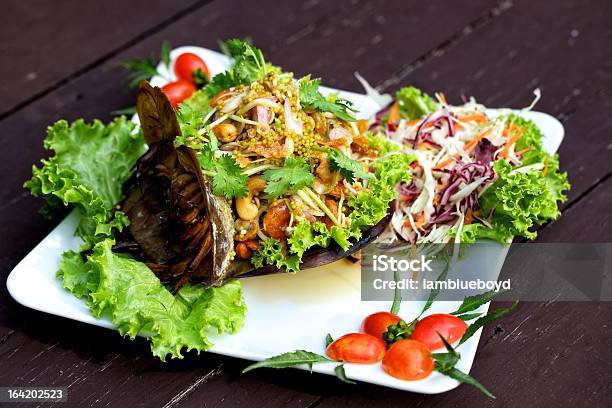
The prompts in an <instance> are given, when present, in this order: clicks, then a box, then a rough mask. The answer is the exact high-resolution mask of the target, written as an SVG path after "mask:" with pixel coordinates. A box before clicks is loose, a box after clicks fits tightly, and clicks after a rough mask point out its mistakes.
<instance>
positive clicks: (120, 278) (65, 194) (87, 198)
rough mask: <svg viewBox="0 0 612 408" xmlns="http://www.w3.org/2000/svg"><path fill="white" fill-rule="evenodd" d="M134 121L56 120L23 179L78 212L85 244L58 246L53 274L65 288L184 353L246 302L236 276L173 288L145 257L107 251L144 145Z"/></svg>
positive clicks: (231, 324)
mask: <svg viewBox="0 0 612 408" xmlns="http://www.w3.org/2000/svg"><path fill="white" fill-rule="evenodd" d="M185 114H187V112H185ZM191 117H192V118H197V116H196V115H192V116H191ZM185 123H186V122H185ZM134 128H135V125H134V124H133V123H132V122H129V121H127V120H126V119H125V118H123V117H121V118H118V119H115V120H114V121H113V122H111V123H110V124H108V125H106V126H105V125H104V124H102V123H101V122H99V121H94V122H93V123H92V124H87V123H85V122H84V121H82V120H78V121H76V122H74V123H72V124H70V125H69V124H68V123H67V122H66V121H59V122H57V123H56V124H55V125H53V126H50V127H49V129H48V133H47V137H46V139H45V142H44V143H45V147H46V148H48V149H51V150H53V151H54V152H55V155H54V156H52V157H51V158H50V159H48V160H43V161H42V167H40V168H38V167H36V166H34V168H33V177H32V179H31V180H29V181H27V182H26V183H25V187H27V188H29V189H30V190H31V192H32V194H33V195H36V196H40V197H43V198H45V199H46V201H47V207H46V208H47V213H48V212H49V210H51V209H53V208H54V207H58V206H61V205H67V206H68V205H71V206H74V207H75V208H76V209H77V210H78V211H79V213H80V215H81V219H80V223H79V226H78V229H77V234H78V235H79V236H80V237H81V238H83V240H84V241H85V244H84V245H83V247H82V248H81V249H82V250H84V251H85V252H82V253H79V252H76V251H67V252H65V253H64V254H63V256H62V260H61V262H60V269H59V271H58V273H57V275H58V277H59V278H60V279H61V280H62V285H63V286H64V288H65V289H67V290H68V291H70V292H71V293H73V294H74V295H75V296H77V297H79V298H82V299H85V300H86V301H87V305H88V306H89V308H90V309H91V312H92V314H93V315H94V316H96V317H101V316H107V317H108V318H109V319H110V320H111V321H112V322H113V324H114V325H115V327H116V328H117V330H118V331H119V333H121V335H123V336H129V337H130V338H134V337H135V336H136V335H138V334H142V335H146V336H148V337H149V339H150V342H151V350H152V352H153V354H154V355H155V356H158V357H159V358H160V359H162V360H165V358H166V357H167V356H168V355H169V356H170V357H171V358H182V356H183V355H182V352H183V350H187V351H189V350H197V351H198V352H199V351H201V350H206V349H207V348H209V347H210V346H211V344H212V343H211V342H210V341H209V340H208V334H209V332H210V331H211V330H213V331H216V332H218V333H223V332H229V333H232V332H235V331H236V330H238V329H239V328H240V327H241V326H242V325H243V323H244V316H245V313H246V305H245V304H244V301H243V298H242V291H241V284H240V282H239V281H236V280H233V281H230V282H228V283H226V284H225V285H224V286H222V287H218V288H217V287H215V288H209V289H206V288H204V287H203V286H201V285H192V286H184V287H183V288H182V289H181V290H180V291H179V292H178V293H177V294H176V295H173V294H172V293H170V292H169V291H168V290H167V289H166V287H165V286H164V285H162V283H161V282H160V281H159V279H158V278H157V277H156V276H155V274H153V272H152V271H151V270H150V269H149V268H148V267H147V266H146V265H145V264H144V263H142V262H138V261H136V260H134V259H131V258H129V257H126V256H124V255H121V256H120V255H117V254H115V253H113V252H112V246H113V244H114V240H113V237H114V233H115V232H116V231H120V230H121V229H122V228H123V227H124V226H126V225H128V223H129V220H128V219H127V217H126V216H125V215H124V214H123V213H122V212H120V211H116V210H115V205H116V204H117V203H119V202H120V201H121V199H122V198H123V194H122V186H123V184H124V183H125V182H126V181H127V180H128V178H129V177H130V176H131V175H132V172H133V171H134V167H135V164H136V161H137V160H138V158H139V157H140V156H141V155H142V154H143V153H144V152H145V150H146V147H145V145H144V142H143V138H142V135H141V134H140V133H136V132H134ZM86 255H87V256H86Z"/></svg>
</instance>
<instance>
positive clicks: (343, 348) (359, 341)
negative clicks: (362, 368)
mask: <svg viewBox="0 0 612 408" xmlns="http://www.w3.org/2000/svg"><path fill="white" fill-rule="evenodd" d="M386 349H387V347H386V345H385V342H384V341H382V340H381V339H378V338H376V337H374V336H370V335H369V334H364V333H350V334H345V335H344V336H342V337H340V338H338V339H337V340H336V341H334V342H333V343H332V344H330V345H329V347H327V355H328V356H329V358H331V359H332V360H336V361H346V362H347V363H361V364H373V363H375V362H377V361H380V360H382V358H383V357H384V355H385V351H386Z"/></svg>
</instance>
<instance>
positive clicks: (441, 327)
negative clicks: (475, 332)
mask: <svg viewBox="0 0 612 408" xmlns="http://www.w3.org/2000/svg"><path fill="white" fill-rule="evenodd" d="M467 327H468V325H467V323H465V322H464V321H463V320H461V319H460V318H458V317H455V316H452V315H449V314H432V315H429V316H427V317H424V318H422V319H421V320H419V321H418V322H417V324H416V326H415V327H414V331H413V332H412V335H411V336H410V338H411V339H413V340H418V341H420V342H421V343H423V344H425V346H427V347H428V348H429V350H436V349H439V348H442V347H444V343H442V339H440V336H438V333H440V334H441V335H442V336H443V337H444V338H445V339H446V341H447V342H449V343H450V344H452V343H454V342H456V341H457V340H459V339H460V338H461V336H463V333H465V330H466V329H467Z"/></svg>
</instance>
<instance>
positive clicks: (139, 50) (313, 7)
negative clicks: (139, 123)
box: [0, 0, 612, 407]
mask: <svg viewBox="0 0 612 408" xmlns="http://www.w3.org/2000/svg"><path fill="white" fill-rule="evenodd" d="M205 3H206V2H200V3H197V2H195V1H194V2H185V3H184V4H183V6H181V7H176V6H173V7H172V9H169V6H167V5H164V6H160V7H159V8H157V9H156V11H151V12H150V13H149V14H147V15H141V16H135V15H131V16H127V15H123V13H125V14H130V13H129V10H127V9H124V10H123V12H122V13H118V14H113V13H114V12H113V11H109V10H101V11H100V12H97V13H94V12H91V11H83V10H80V11H79V12H74V13H75V14H73V15H74V16H78V18H77V20H78V21H79V24H78V25H76V26H75V27H74V28H73V29H71V30H72V31H70V34H69V35H70V36H72V37H69V38H76V37H78V36H87V35H92V36H95V37H96V38H98V39H96V40H95V41H96V42H94V43H91V42H90V43H89V44H90V46H89V47H85V46H80V47H79V46H77V45H72V46H70V47H68V46H66V45H65V44H63V43H62V44H57V43H56V44H54V43H53V41H59V39H61V38H62V37H61V36H59V37H55V38H54V37H53V36H52V35H51V34H52V32H49V31H46V32H45V31H35V30H34V31H29V32H27V35H24V36H23V39H24V40H22V41H25V39H26V38H27V39H30V40H34V41H30V42H31V43H40V44H45V46H46V47H48V48H50V47H53V46H54V45H56V46H57V45H61V47H60V51H61V53H63V54H61V55H62V56H64V57H65V58H67V59H69V64H68V65H67V66H63V65H62V64H57V63H56V64H52V65H53V66H52V67H50V68H52V69H49V70H48V71H49V73H48V75H47V74H45V76H42V77H41V79H40V80H38V79H37V80H36V81H34V82H35V83H34V84H31V85H28V86H22V84H20V82H19V77H10V78H12V80H11V81H5V83H4V84H3V85H2V86H3V87H7V88H3V93H5V92H4V91H5V89H6V90H7V91H6V92H8V94H9V95H12V96H11V97H12V98H13V99H12V100H11V99H10V98H9V99H7V100H8V101H9V102H10V101H12V102H10V104H8V105H7V107H8V108H5V107H4V105H3V107H2V109H0V114H1V113H2V112H4V111H6V112H8V114H6V115H4V117H2V118H1V119H0V134H1V135H3V136H2V138H1V139H0V154H1V155H2V160H0V174H2V175H3V185H2V187H1V188H0V223H1V224H2V225H3V228H2V232H1V234H2V241H3V242H10V245H2V246H1V247H0V259H2V261H3V262H2V269H1V274H2V276H6V274H7V273H8V272H9V271H10V270H11V269H12V267H13V266H14V265H15V263H16V262H17V261H18V260H19V259H21V257H22V256H23V255H24V254H25V253H26V252H27V251H28V250H29V249H30V248H31V247H32V246H33V245H34V244H35V243H36V242H38V241H39V240H40V239H41V238H42V237H43V236H44V235H46V233H47V232H48V231H49V229H50V228H51V227H52V226H53V225H54V223H55V222H57V220H55V221H54V222H46V221H44V220H42V219H41V218H40V217H38V216H37V214H36V210H37V208H38V206H39V204H40V202H39V201H38V200H35V199H32V198H30V197H29V196H28V194H27V193H26V192H24V191H23V190H21V188H20V186H21V184H22V183H23V180H25V179H26V178H27V177H28V174H29V172H30V166H31V163H33V162H35V161H37V160H38V158H40V157H41V155H43V153H44V152H43V151H42V146H41V140H42V138H43V136H44V128H45V126H46V125H47V124H49V123H52V122H53V121H54V120H57V119H58V118H67V119H75V118H78V117H85V118H88V119H91V118H94V117H99V118H102V119H108V118H109V112H110V111H112V110H114V109H118V108H122V107H125V106H129V105H131V104H133V92H131V91H129V90H127V89H126V87H125V82H123V80H122V76H123V75H124V73H123V72H122V70H121V69H119V68H118V67H117V64H118V62H119V61H121V60H124V59H126V58H129V57H133V56H140V57H142V56H148V55H150V54H152V53H156V52H157V51H158V49H159V46H160V44H161V42H162V41H163V40H170V41H171V42H172V43H173V44H175V45H183V44H197V45H203V46H207V47H210V48H215V47H216V41H217V39H219V38H226V37H230V36H237V37H245V36H250V37H251V38H253V40H254V41H255V42H256V44H257V45H258V46H260V47H262V48H263V49H264V51H265V52H266V53H267V55H268V56H269V57H270V59H271V60H272V61H273V62H274V63H276V64H278V65H281V66H283V67H285V68H287V69H289V70H293V71H295V72H296V73H298V74H305V73H313V75H316V76H322V77H323V78H324V79H325V81H326V83H327V84H329V85H332V86H337V87H341V88H345V89H353V90H359V87H358V84H357V82H356V81H355V79H354V77H353V76H352V74H353V72H354V71H355V70H358V71H359V72H360V73H361V74H362V75H364V76H366V77H367V78H368V79H369V80H370V81H371V82H372V83H374V84H377V85H381V86H382V87H383V88H384V89H385V90H387V91H393V90H395V89H397V88H398V87H400V86H402V85H405V84H415V85H417V86H421V87H423V88H425V89H427V90H430V91H433V90H444V91H445V93H446V94H447V96H448V97H449V98H450V99H452V100H454V101H458V100H459V97H460V95H461V94H467V95H474V96H476V97H477V98H478V99H479V100H481V101H482V102H484V103H486V104H490V105H492V106H496V105H503V106H508V105H512V106H524V105H526V104H528V103H529V101H530V98H531V95H530V94H531V91H532V89H533V88H534V87H536V86H537V87H540V88H542V90H543V93H544V98H543V100H542V102H541V104H540V105H538V109H541V110H545V111H548V112H550V113H552V114H555V115H557V116H558V117H559V118H560V119H561V120H562V121H563V122H564V125H565V127H566V132H567V135H566V140H565V142H564V144H563V146H562V148H561V152H560V153H561V163H562V167H563V168H564V169H566V170H568V171H569V172H570V177H571V180H572V183H573V189H572V191H571V193H570V201H569V202H568V203H567V204H566V207H565V208H566V210H565V211H564V216H563V217H562V218H561V219H560V220H559V221H557V222H555V223H553V224H551V225H549V226H548V227H546V228H544V229H543V231H542V232H541V236H540V238H539V240H542V241H547V242H553V241H563V240H566V241H573V240H574V239H585V240H589V239H590V240H599V241H606V242H609V240H610V239H611V238H612V236H611V235H610V232H609V231H610V220H609V215H607V214H608V213H609V211H607V212H606V209H607V208H608V207H609V203H610V202H612V201H611V198H612V183H611V182H610V178H609V177H610V172H611V171H612V168H611V166H612V162H611V161H610V153H611V147H610V146H612V145H611V144H610V143H611V141H610V135H611V134H612V132H611V131H612V119H610V117H609V115H603V114H602V112H605V111H608V112H609V111H610V94H609V92H610V89H611V85H612V75H611V72H612V69H611V67H612V50H610V49H609V48H610V47H604V46H602V44H604V43H606V42H607V43H608V44H609V43H610V41H611V40H612V29H610V27H609V21H610V17H611V16H612V13H611V11H610V5H609V4H608V2H605V1H595V2H590V3H588V4H587V3H585V2H579V1H563V2H558V3H557V6H556V8H555V10H554V11H551V7H550V5H549V4H548V3H546V2H528V1H515V2H509V1H502V2H492V1H475V2H468V3H465V4H462V5H455V6H449V4H448V2H443V1H430V2H417V1H395V2H388V1H374V2H344V1H341V2H318V1H312V0H311V1H307V2H304V3H302V2H280V3H279V2H274V1H260V2H257V4H254V3H248V2H239V1H230V2H221V1H217V2H212V3H210V4H205ZM105 4H110V3H108V2H106V3H105ZM167 4H169V3H167ZM26 5H27V3H20V4H19V6H14V7H13V9H11V12H12V13H13V14H7V15H8V16H9V17H7V15H4V16H3V17H2V18H3V19H6V20H3V21H7V22H8V21H11V20H14V21H16V23H15V24H14V25H10V24H8V25H9V26H10V27H9V28H6V27H5V28H3V29H2V30H4V31H2V34H3V35H2V36H0V37H1V38H3V41H5V40H4V38H5V35H4V34H5V33H14V32H15V31H11V30H14V27H15V26H17V25H19V24H22V25H23V24H26V23H27V22H28V21H31V19H32V18H34V17H27V18H26V17H25V16H38V15H40V14H39V13H42V11H36V10H35V7H33V6H30V8H28V7H27V6H26ZM137 5H138V4H136V5H134V6H133V7H134V9H138V8H140V7H136V6H137ZM139 6H142V5H139ZM126 7H127V6H126ZM129 7H132V6H129ZM164 7H165V8H164ZM181 10H187V12H183V13H181ZM105 13H106V14H105ZM164 13H166V14H171V15H172V16H173V17H172V18H170V19H169V20H168V21H167V23H164V22H165V21H166V20H165V19H164ZM46 14H47V15H48V14H52V13H49V12H48V11H46ZM46 14H45V13H43V14H42V15H46ZM131 14H134V13H131ZM136 14H137V13H136ZM97 16H100V17H99V18H100V19H101V20H103V22H104V21H109V19H111V20H112V21H114V23H113V25H114V30H108V31H111V32H106V31H105V30H103V28H104V27H105V24H103V23H99V24H98V22H97V21H92V20H95V19H96V17H97ZM552 16H554V18H552ZM53 18H54V19H55V20H53V21H57V22H58V24H59V23H61V22H62V21H64V20H61V19H62V18H65V17H61V16H53ZM28 19H30V20H28ZM104 19H106V20H104ZM551 19H552V20H554V21H552V22H551ZM88 22H89V23H88ZM269 22H274V24H269ZM17 23H19V24H17ZM3 25H5V26H6V25H7V24H3ZM106 25H108V24H106ZM47 30H48V28H47ZM41 32H42V33H43V34H42V35H41V34H40V33H41ZM92 33H94V34H95V35H94V34H92ZM37 35H38V37H36V36H37ZM98 36H99V37H98ZM11 38H17V37H16V36H14V35H13V34H11ZM45 41H46V42H45ZM15 44H16V45H19V44H20V42H19V41H18V40H13V41H12V42H11V43H10V46H11V47H13V46H15ZM21 44H23V43H21ZM92 44H93V45H92ZM62 47H65V48H62ZM40 48H41V47H32V50H33V51H31V53H30V54H28V53H24V54H12V55H13V57H14V58H15V59H16V60H15V64H16V68H13V71H14V72H17V73H18V74H10V73H9V75H21V74H23V70H22V69H19V68H20V67H21V66H23V64H29V63H32V62H36V61H38V60H36V56H35V55H34V54H35V51H36V50H39V49H40ZM45 49H46V48H45ZM1 69H5V68H1ZM0 72H3V71H0ZM75 72H76V74H75ZM3 74H4V72H3ZM37 78H38V77H37ZM20 87H21V89H20ZM6 102H7V101H6V100H5V103H6ZM9 105H10V106H9ZM15 107H17V108H15ZM0 117H1V116H0ZM16 135H18V136H16ZM602 214H603V216H602ZM9 239H10V241H9ZM611 312H612V307H611V305H610V303H606V304H574V303H555V302H553V303H550V304H537V303H527V304H523V305H521V306H520V307H519V308H518V309H517V311H516V312H515V313H514V314H512V315H510V316H508V317H507V318H505V319H504V320H503V321H502V322H501V323H500V325H499V326H497V327H491V328H487V329H486V330H485V332H484V333H483V340H482V342H481V345H480V348H479V353H478V356H477V358H476V362H475V366H474V369H473V370H474V371H473V374H474V375H475V376H476V377H477V378H481V379H482V380H483V382H485V383H487V384H490V385H492V387H493V385H494V387H493V388H494V391H495V393H496V394H497V395H498V400H497V401H496V402H495V403H493V402H491V401H488V400H487V399H486V398H483V397H482V396H481V395H479V394H478V393H476V392H475V391H474V390H473V389H471V388H469V387H466V386H462V387H460V388H458V389H457V390H455V391H453V392H450V393H447V394H444V395H439V396H423V395H416V394H408V393H403V392H397V391H392V390H388V389H385V388H381V387H376V386H370V385H364V384H361V385H359V386H357V387H351V386H347V385H344V384H339V383H338V382H336V381H334V380H333V379H331V378H328V377H325V376H321V375H310V374H307V373H304V372H298V371H282V372H276V371H262V372H255V373H253V374H249V375H247V376H242V375H240V374H239V373H240V370H241V369H242V367H244V365H245V362H244V361H240V360H235V359H230V358H224V357H219V356H215V355H209V354H204V355H201V356H196V355H193V354H190V355H189V356H188V357H187V358H186V359H185V360H183V361H175V362H171V363H170V364H167V365H162V364H161V363H159V362H157V361H156V360H155V359H154V358H152V357H151V356H150V353H149V351H148V346H147V344H146V343H145V342H144V341H142V340H137V341H135V342H131V341H127V340H123V339H120V338H119V336H118V335H117V334H116V333H114V332H112V331H108V330H104V329H99V328H93V327H90V326H87V325H83V324H80V323H77V322H72V321H67V320H65V319H61V318H56V317H51V316H46V315H42V314H40V313H38V312H34V311H30V310H27V309H25V308H23V307H21V306H19V305H16V304H15V303H14V302H13V301H12V300H11V299H10V298H9V297H8V294H7V293H6V288H5V287H4V286H2V288H1V292H0V357H1V358H2V361H3V362H2V363H0V364H2V370H0V385H68V384H70V391H69V394H70V396H71V402H72V403H74V404H78V405H79V406H128V405H143V404H148V405H154V406H164V405H165V404H167V406H176V407H178V406H181V407H182V406H184V407H191V406H237V405H242V406H286V405H291V406H304V407H309V406H312V407H314V406H340V405H349V406H379V405H380V404H384V405H385V406H405V405H411V404H414V405H419V406H474V405H478V406H489V405H493V404H494V405H495V406H521V405H525V406H531V405H539V406H548V404H549V403H556V405H559V404H560V405H566V404H569V403H574V404H573V405H577V406H583V405H584V406H587V405H589V406H604V405H605V404H606V401H608V402H609V395H610V391H611V390H610V381H609V377H610V370H609V366H607V365H605V364H604V362H605V361H608V362H609V361H610V360H611V359H612V355H611V353H610V350H609V347H608V346H607V344H606V339H607V338H610V335H611V334H612V333H611V332H610V330H611V329H610V327H611V325H610V323H611V318H610V316H612V313H611ZM584 316H589V319H584ZM585 351H588V352H589V353H585ZM517 356H520V358H517ZM576 372H579V373H580V376H579V378H576V377H577V376H576V375H575V373H576ZM606 398H608V399H606ZM59 406H61V405H59ZM75 406H76V405H75Z"/></svg>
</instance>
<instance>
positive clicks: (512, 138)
mask: <svg viewBox="0 0 612 408" xmlns="http://www.w3.org/2000/svg"><path fill="white" fill-rule="evenodd" d="M522 134H523V129H519V130H518V131H517V132H515V133H514V134H513V135H512V136H510V139H508V143H506V145H505V146H504V150H502V151H501V153H500V154H499V157H502V158H503V157H506V156H508V153H510V148H511V147H512V145H513V144H514V143H516V141H517V140H518V139H519V137H521V135H522Z"/></svg>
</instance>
